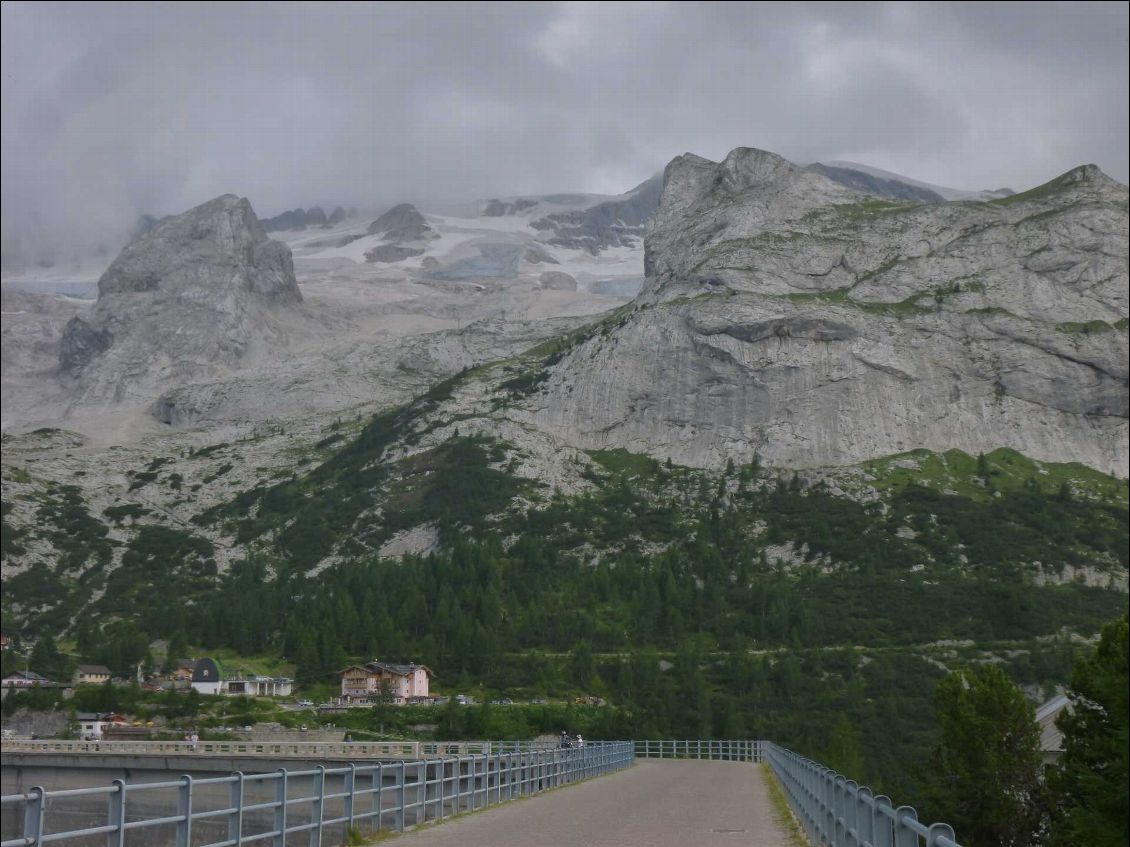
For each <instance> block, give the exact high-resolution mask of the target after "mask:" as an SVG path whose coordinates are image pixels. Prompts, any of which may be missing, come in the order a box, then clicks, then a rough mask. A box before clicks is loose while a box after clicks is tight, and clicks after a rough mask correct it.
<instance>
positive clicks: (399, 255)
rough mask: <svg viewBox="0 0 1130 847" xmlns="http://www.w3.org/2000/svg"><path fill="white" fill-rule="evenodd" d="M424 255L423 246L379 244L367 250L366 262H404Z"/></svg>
mask: <svg viewBox="0 0 1130 847" xmlns="http://www.w3.org/2000/svg"><path fill="white" fill-rule="evenodd" d="M422 255H424V248H423V247H402V246H401V245H399V244H378V245H377V246H376V247H374V248H373V249H372V250H366V251H365V261H366V262H403V261H404V260H405V259H411V258H413V257H414V256H422Z"/></svg>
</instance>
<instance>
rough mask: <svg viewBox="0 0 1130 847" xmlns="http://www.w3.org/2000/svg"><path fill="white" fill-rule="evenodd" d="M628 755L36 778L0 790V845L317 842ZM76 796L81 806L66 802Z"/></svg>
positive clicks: (624, 745)
mask: <svg viewBox="0 0 1130 847" xmlns="http://www.w3.org/2000/svg"><path fill="white" fill-rule="evenodd" d="M123 743H124V742H123ZM135 743H136V742H135ZM201 744H203V742H201ZM351 746H353V745H351ZM431 746H434V747H436V748H437V749H438V748H444V747H447V746H449V745H445V744H436V745H431ZM634 759H635V752H634V745H633V744H632V742H630V741H608V742H592V743H588V744H586V745H585V747H583V748H581V749H572V750H567V749H556V748H545V749H537V750H527V751H515V752H501V751H498V752H492V753H483V754H479V755H466V756H455V757H450V758H436V759H417V760H413V761H408V760H404V761H398V762H377V763H373V764H354V763H351V764H349V765H348V766H346V767H340V768H327V767H325V766H318V767H316V768H311V769H306V770H297V771H288V770H286V769H281V770H278V771H275V772H271V773H260V774H245V773H235V774H232V775H230V776H223V777H214V778H205V779H193V778H192V777H191V776H182V777H180V778H179V779H176V780H171V781H166V782H152V783H127V782H126V781H124V780H121V779H118V780H114V782H113V783H112V784H111V785H108V786H100V787H97V788H77V789H66V790H61V791H45V790H44V789H43V788H40V787H35V788H32V789H31V790H30V791H28V792H27V793H24V794H12V795H7V796H4V797H2V798H0V809H2V811H3V819H4V827H5V829H8V827H9V824H11V827H12V829H13V830H14V831H18V832H19V836H18V837H15V838H6V839H5V840H3V841H0V847H31V846H32V845H35V847H39V845H43V844H54V843H57V842H69V843H71V844H75V843H82V844H84V845H85V844H103V843H104V844H106V845H107V847H111V845H115V846H116V847H124V845H125V844H126V843H127V835H128V834H130V833H134V832H138V831H140V830H148V831H150V834H151V838H150V840H149V842H148V843H158V844H175V845H177V847H233V846H234V845H244V844H260V843H263V844H270V845H273V847H286V845H287V844H288V843H289V844H291V845H294V844H296V843H297V841H296V840H295V838H293V837H291V839H290V841H289V842H288V840H287V838H288V836H298V835H303V834H305V836H306V837H308V839H309V840H308V843H309V845H310V847H320V846H321V844H322V842H323V837H331V838H336V839H337V843H344V842H345V841H346V839H347V838H348V837H349V833H350V832H352V831H354V830H356V831H361V830H363V829H364V830H368V832H370V833H376V832H380V831H383V830H392V831H398V832H400V831H404V830H406V829H410V828H413V827H416V826H420V825H422V824H424V823H427V822H429V821H438V820H442V819H443V818H447V817H451V816H453V815H458V814H461V813H463V812H468V811H474V810H476V809H479V808H482V807H484V806H489V805H492V804H496V803H502V802H505V801H507V800H513V799H516V798H518V797H525V796H528V795H531V794H537V793H539V792H541V791H546V790H548V789H551V788H556V787H558V786H562V785H568V784H570V783H573V782H577V781H579V780H582V779H588V778H590V777H595V776H600V775H602V774H606V773H610V772H612V771H617V770H621V769H623V768H626V767H629V766H630V765H631V764H632V762H633V761H634ZM72 800H79V801H82V802H84V803H85V804H86V805H87V808H86V809H85V810H82V811H80V812H75V811H74V810H66V809H65V808H64V806H65V805H66V803H67V802H68V801H72ZM91 802H93V804H94V806H95V807H97V809H99V810H100V811H96V810H95V809H94V808H93V807H91V806H90V804H91ZM103 803H104V805H102V804H103ZM155 810H157V811H156V813H155ZM76 814H83V815H86V816H87V817H91V816H93V817H95V819H96V821H101V823H98V822H95V823H94V824H93V825H87V826H83V827H78V828H72V829H63V828H61V826H60V820H61V819H63V818H65V817H71V818H73V817H74V816H75V815H76ZM56 818H58V819H59V820H57V819H56ZM335 827H336V830H335V829H334V828H335ZM13 834H14V833H13Z"/></svg>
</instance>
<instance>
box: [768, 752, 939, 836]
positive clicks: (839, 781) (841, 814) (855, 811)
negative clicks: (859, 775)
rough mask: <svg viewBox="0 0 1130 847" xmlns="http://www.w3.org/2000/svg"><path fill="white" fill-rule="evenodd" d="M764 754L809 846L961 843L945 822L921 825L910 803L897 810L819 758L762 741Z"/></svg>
mask: <svg viewBox="0 0 1130 847" xmlns="http://www.w3.org/2000/svg"><path fill="white" fill-rule="evenodd" d="M762 755H763V756H764V759H765V761H766V762H767V763H768V765H769V767H770V768H772V769H773V773H774V774H776V775H777V779H778V780H779V781H780V783H781V787H782V788H783V789H784V791H785V797H786V799H788V801H789V805H790V806H791V807H792V809H793V812H794V813H795V814H796V816H797V818H798V819H799V820H800V823H801V825H802V826H803V827H804V830H805V832H806V833H807V834H808V838H809V840H810V841H811V842H812V843H813V844H821V845H825V844H828V845H835V847H920V845H925V847H960V845H959V844H958V843H957V841H956V840H955V839H956V836H955V835H954V831H953V827H952V826H950V825H949V824H947V823H934V824H929V825H927V824H923V823H921V822H920V821H919V820H918V813H917V812H916V811H915V810H914V809H913V808H912V807H910V806H898V807H897V808H896V807H895V805H894V803H893V802H892V801H891V798H890V797H887V796H885V795H882V794H880V795H875V793H874V792H872V791H871V789H870V788H868V787H867V786H865V785H860V784H859V783H857V782H855V781H854V780H851V779H848V778H847V777H845V776H842V775H841V774H838V773H836V772H835V771H833V770H831V769H830V768H826V767H824V766H823V765H821V764H819V763H818V762H813V761H811V760H809V759H805V758H804V757H803V756H798V755H797V754H796V753H793V752H792V751H791V750H786V749H785V748H783V747H778V746H777V745H776V744H773V743H772V742H762Z"/></svg>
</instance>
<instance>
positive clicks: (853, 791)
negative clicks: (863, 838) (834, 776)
mask: <svg viewBox="0 0 1130 847" xmlns="http://www.w3.org/2000/svg"><path fill="white" fill-rule="evenodd" d="M843 787H844V811H843V817H844V829H845V830H846V832H845V838H844V844H850V841H849V839H852V838H854V837H855V833H858V832H859V827H858V823H857V822H858V819H859V805H858V803H859V784H858V783H855V781H854V780H853V779H849V780H846V781H845V783H844V784H843Z"/></svg>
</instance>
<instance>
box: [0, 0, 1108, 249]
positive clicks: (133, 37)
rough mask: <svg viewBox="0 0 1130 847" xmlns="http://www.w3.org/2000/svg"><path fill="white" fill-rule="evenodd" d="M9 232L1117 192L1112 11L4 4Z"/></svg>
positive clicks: (1025, 6)
mask: <svg viewBox="0 0 1130 847" xmlns="http://www.w3.org/2000/svg"><path fill="white" fill-rule="evenodd" d="M2 15H3V21H2V23H3V30H2V32H3V35H2V40H3V52H2V66H3V116H2V117H3V122H2V136H3V180H2V186H3V188H2V190H3V219H4V231H5V235H6V238H7V237H10V236H11V234H12V233H13V232H15V231H22V230H27V229H29V228H35V229H39V230H41V231H43V232H47V231H52V232H54V231H63V232H69V233H71V234H72V235H73V234H74V233H76V232H78V231H79V230H80V229H87V230H89V229H91V228H94V229H97V228H98V227H100V226H105V227H109V226H117V225H122V223H123V222H129V221H132V220H133V219H134V218H135V217H136V215H137V214H138V213H139V212H142V211H149V212H154V213H157V214H166V213H172V212H179V211H182V210H183V209H186V208H188V207H190V206H193V205H195V204H197V203H200V202H203V201H205V200H207V199H209V198H211V197H213V196H215V195H218V194H222V193H226V192H232V193H237V194H241V195H245V196H247V197H250V198H251V200H252V203H253V204H254V206H255V208H256V210H257V211H258V212H259V213H260V215H263V216H266V215H272V214H276V213H278V212H280V211H282V210H283V209H285V208H289V207H293V206H295V205H303V206H306V205H311V204H314V203H321V204H324V205H333V204H337V203H343V204H346V205H350V204H351V205H356V206H361V207H366V208H378V207H382V206H386V205H389V204H392V203H395V202H399V201H403V200H408V201H419V202H428V201H437V200H461V199H473V198H481V197H491V196H495V195H500V194H521V193H537V192H549V191H596V192H608V193H615V192H619V191H623V190H625V189H627V188H629V187H631V186H632V185H634V184H636V183H638V182H640V181H642V180H643V179H646V178H647V177H648V176H650V175H651V174H653V173H655V172H657V171H659V170H660V169H662V167H663V166H664V165H665V164H666V162H667V161H669V160H670V159H671V158H672V157H673V156H676V155H678V154H680V153H683V152H685V151H691V152H694V153H698V154H700V155H703V156H706V157H709V158H713V159H719V158H721V157H723V156H724V155H725V154H726V153H727V151H729V150H730V149H732V148H733V147H737V146H751V147H762V148H765V149H768V150H773V151H775V152H778V153H781V154H782V155H784V156H786V157H788V158H790V159H792V160H794V161H798V162H809V161H815V160H827V159H850V160H854V161H859V162H865V163H868V164H871V165H875V166H877V167H882V168H887V169H889V170H893V171H897V172H900V173H903V174H906V175H908V176H913V177H916V178H919V179H924V180H927V181H929V182H935V183H940V184H943V185H948V186H952V187H957V188H996V187H1000V186H1010V187H1012V188H1015V189H1023V188H1026V187H1031V186H1032V185H1035V184H1038V183H1040V182H1043V181H1046V180H1047V179H1049V178H1051V177H1053V176H1055V175H1057V174H1059V173H1061V172H1063V171H1065V170H1067V169H1068V168H1070V167H1072V166H1074V165H1077V164H1081V163H1085V162H1094V163H1096V164H1098V165H1099V166H1100V167H1101V168H1102V169H1103V170H1104V171H1106V172H1107V173H1108V174H1110V175H1111V176H1113V177H1115V178H1117V179H1119V180H1121V181H1123V182H1126V181H1127V175H1128V164H1127V148H1128V132H1127V101H1128V99H1130V93H1128V91H1127V77H1128V68H1127V50H1128V45H1127V4H1126V3H1124V2H1118V3H1110V4H1103V3H1097V4H1087V3H1064V4H1049V5H1045V4H1039V3H1006V4H1000V5H995V4H986V3H968V4H954V5H951V4H930V3H914V4H854V3H837V4H830V5H824V4H791V3H790V4H767V5H761V4H736V3H734V4H723V5H718V6H711V5H705V4H678V3H655V4H626V5H615V4H607V3H599V4H593V3H546V4H519V3H506V4H500V5H492V4H457V5H449V6H444V5H441V4H432V3H429V4H425V5H412V4H395V3H381V4H372V5H370V4H365V5H334V4H322V3H294V4H262V5H260V4H246V5H237V4H226V3H225V4H215V5H211V4H210V5H199V6H198V5H193V4H176V5H162V4H154V3H147V4H138V5H135V4H108V5H98V4H90V3H83V4H81V5H65V4H63V5H55V4H45V3H18V2H15V3H9V2H5V3H4V4H3V7H2Z"/></svg>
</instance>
